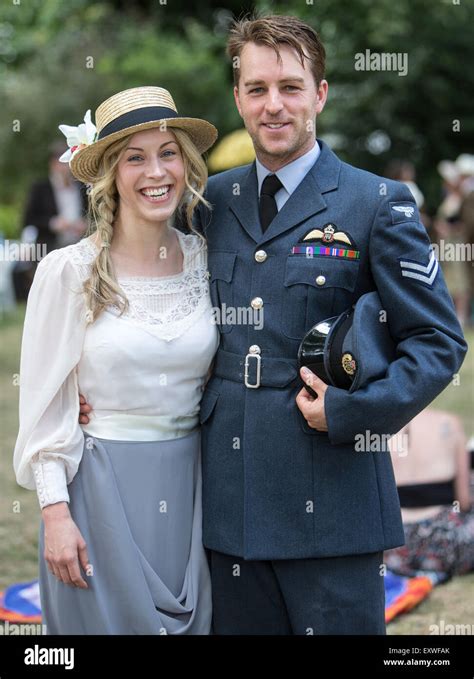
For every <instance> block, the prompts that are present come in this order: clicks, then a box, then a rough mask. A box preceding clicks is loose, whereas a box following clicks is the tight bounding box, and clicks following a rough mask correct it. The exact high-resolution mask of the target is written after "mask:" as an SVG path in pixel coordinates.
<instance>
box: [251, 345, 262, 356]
mask: <svg viewBox="0 0 474 679" xmlns="http://www.w3.org/2000/svg"><path fill="white" fill-rule="evenodd" d="M259 353H260V347H259V346H258V344H252V346H251V347H249V354H259Z"/></svg>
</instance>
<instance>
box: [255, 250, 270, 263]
mask: <svg viewBox="0 0 474 679" xmlns="http://www.w3.org/2000/svg"><path fill="white" fill-rule="evenodd" d="M267 257H268V255H267V253H266V252H265V250H257V252H256V253H255V259H256V261H257V262H264V261H265V260H266V258H267Z"/></svg>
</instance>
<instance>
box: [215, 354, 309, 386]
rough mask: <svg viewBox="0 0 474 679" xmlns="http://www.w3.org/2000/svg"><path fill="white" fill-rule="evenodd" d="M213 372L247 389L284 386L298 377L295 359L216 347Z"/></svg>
mask: <svg viewBox="0 0 474 679" xmlns="http://www.w3.org/2000/svg"><path fill="white" fill-rule="evenodd" d="M213 374H214V375H216V376H217V377H222V378H224V379H226V380H232V381H233V382H243V383H244V384H245V386H246V387H248V388H249V389H257V388H258V387H286V386H288V385H289V384H290V383H291V382H293V380H295V379H296V378H297V377H298V364H297V360H296V359H291V358H271V357H269V356H268V357H267V356H261V355H260V354H259V353H256V352H249V353H248V354H247V355H246V356H243V355H242V354H234V353H232V352H230V351H224V350H223V349H218V351H217V355H216V359H215V363H214V369H213Z"/></svg>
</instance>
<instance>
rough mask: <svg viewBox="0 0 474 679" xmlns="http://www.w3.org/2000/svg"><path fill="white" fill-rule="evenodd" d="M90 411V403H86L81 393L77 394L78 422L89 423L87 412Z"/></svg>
mask: <svg viewBox="0 0 474 679" xmlns="http://www.w3.org/2000/svg"><path fill="white" fill-rule="evenodd" d="M91 411H92V408H91V407H90V405H88V403H87V401H86V399H85V398H84V396H83V395H82V394H79V423H80V424H89V418H88V416H87V415H88V413H90V412H91Z"/></svg>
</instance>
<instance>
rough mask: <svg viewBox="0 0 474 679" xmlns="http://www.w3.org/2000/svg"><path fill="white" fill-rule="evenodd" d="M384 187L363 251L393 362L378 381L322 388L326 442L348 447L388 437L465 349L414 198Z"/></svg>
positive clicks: (440, 383)
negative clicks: (363, 438) (366, 438)
mask: <svg viewBox="0 0 474 679" xmlns="http://www.w3.org/2000/svg"><path fill="white" fill-rule="evenodd" d="M389 186H390V191H389V194H388V195H387V196H386V197H384V199H383V201H382V202H381V204H380V207H379V209H378V211H377V214H376V216H375V219H374V223H373V225H372V229H371V233H370V238H369V244H368V247H369V261H370V267H371V271H372V276H373V279H374V282H375V287H376V289H377V291H378V293H379V296H380V299H381V301H382V305H383V307H384V309H385V311H386V314H387V322H388V326H389V330H390V334H391V335H392V337H393V339H394V340H395V343H396V345H397V350H396V358H395V360H394V361H393V362H392V363H391V364H390V366H389V369H388V371H387V373H386V375H385V377H384V378H383V379H380V380H377V381H375V382H372V383H370V384H368V385H367V386H366V387H364V388H361V389H360V390H357V391H355V392H353V393H351V394H350V393H349V392H347V391H345V390H342V389H338V388H336V387H332V386H330V387H328V389H327V391H326V394H325V412H326V419H327V423H328V434H329V439H330V441H331V442H332V443H333V444H339V443H349V442H350V443H353V442H354V438H355V437H356V436H357V435H358V434H359V435H360V434H365V433H366V432H370V434H379V435H380V434H385V435H391V434H395V433H396V432H397V431H399V430H400V429H401V428H402V427H403V426H404V425H405V424H407V422H409V421H410V420H411V419H412V418H413V417H414V416H415V415H416V414H417V413H419V412H420V411H421V410H422V409H423V408H425V407H426V406H427V405H428V404H429V403H431V401H433V399H434V398H435V397H436V396H437V395H438V394H439V393H440V392H441V391H442V390H443V389H444V388H445V387H446V386H447V385H448V384H449V382H450V381H451V380H452V379H453V376H454V374H455V373H457V371H458V370H459V368H460V366H461V364H462V361H463V358H464V355H465V352H466V349H467V347H466V343H465V341H464V338H463V335H462V330H461V328H460V326H459V323H458V321H457V319H456V314H455V311H454V306H453V303H452V300H451V297H450V295H449V293H448V290H447V288H446V285H445V282H444V279H443V274H442V271H441V267H440V266H439V265H438V261H437V260H436V258H435V255H434V252H432V249H431V245H430V242H429V239H428V236H427V234H426V230H425V227H424V226H423V224H422V223H421V222H420V221H419V217H418V211H417V208H416V204H415V202H414V200H413V196H412V195H411V193H410V192H409V190H408V189H407V188H406V187H405V186H404V185H402V184H397V183H392V182H391V183H390V185H389Z"/></svg>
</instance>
